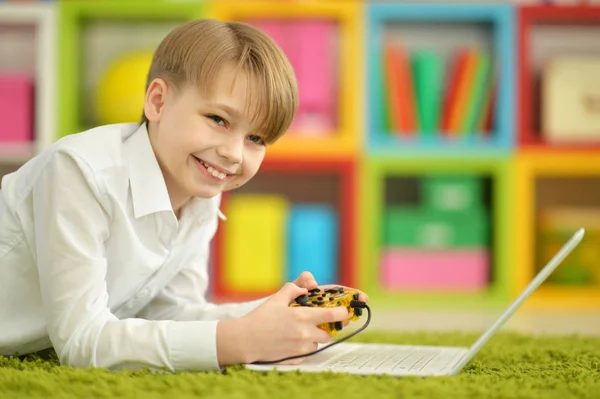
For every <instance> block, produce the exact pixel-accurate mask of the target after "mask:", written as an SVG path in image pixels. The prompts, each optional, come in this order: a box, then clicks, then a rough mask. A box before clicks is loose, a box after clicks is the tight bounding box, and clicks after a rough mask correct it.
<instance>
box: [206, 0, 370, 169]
mask: <svg viewBox="0 0 600 399" xmlns="http://www.w3.org/2000/svg"><path fill="white" fill-rule="evenodd" d="M361 7H362V6H361V5H360V4H358V3H348V4H344V6H343V7H340V6H339V5H337V4H334V3H327V2H308V3H303V4H302V5H301V6H300V7H299V6H298V5H297V4H294V3H293V2H283V3H278V4H277V5H276V6H274V5H273V3H272V2H269V1H244V2H242V1H233V2H220V3H216V4H213V5H212V6H211V7H210V10H211V11H210V13H211V15H213V16H214V17H216V18H218V19H221V20H225V21H227V20H229V21H231V20H236V21H246V22H249V23H252V22H253V21H275V20H279V21H284V22H285V21H290V22H291V21H299V20H311V19H312V20H327V21H334V22H335V23H336V25H337V28H336V30H337V33H336V35H335V36H336V38H335V39H334V43H335V44H336V47H337V48H338V50H337V57H336V58H335V61H334V65H336V66H339V68H337V69H336V70H335V71H334V76H335V77H336V80H337V82H336V84H335V87H337V90H336V92H335V96H334V99H335V101H334V102H335V104H336V105H335V116H334V117H333V119H334V120H335V121H336V122H335V125H334V126H333V128H332V129H325V130H323V131H317V132H311V133H307V132H305V131H302V130H299V129H295V128H294V127H292V128H291V129H290V130H288V132H287V133H286V134H285V135H284V136H283V137H282V138H281V139H280V140H279V141H278V142H277V143H276V144H275V145H273V146H272V147H271V148H270V151H271V152H272V153H273V155H275V156H278V155H281V156H289V155H292V156H295V155H299V154H302V155H307V156H311V157H320V158H327V157H334V158H337V159H341V158H344V157H347V156H348V155H354V154H356V153H358V151H359V147H360V143H361V137H360V134H361V133H360V132H361V130H362V129H361V126H362V117H361V115H362V110H361V105H362V104H361V98H362V89H361V85H359V84H357V82H359V81H360V77H361V76H362V68H361V54H362V51H363V49H362V47H363V46H362V39H361V38H362V34H361V32H362V31H361V29H362V12H361ZM257 26H260V25H257ZM282 47H284V46H282ZM284 50H285V48H284ZM288 58H290V61H292V64H294V61H293V55H292V56H288ZM299 83H300V84H302V82H299ZM300 92H301V93H300V102H301V103H302V102H303V97H302V87H300ZM301 109H302V105H301V107H300V110H299V112H301ZM299 116H300V115H299Z"/></svg>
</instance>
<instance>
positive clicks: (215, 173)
mask: <svg viewBox="0 0 600 399" xmlns="http://www.w3.org/2000/svg"><path fill="white" fill-rule="evenodd" d="M202 165H203V166H204V167H205V168H206V169H207V170H208V173H210V174H211V175H213V176H214V177H217V178H219V179H221V180H223V179H224V178H225V177H227V175H226V174H225V173H223V172H219V171H218V170H216V169H215V168H213V167H212V166H210V165H207V164H205V163H204V162H202Z"/></svg>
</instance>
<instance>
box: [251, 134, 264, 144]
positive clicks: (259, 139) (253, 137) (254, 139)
mask: <svg viewBox="0 0 600 399" xmlns="http://www.w3.org/2000/svg"><path fill="white" fill-rule="evenodd" d="M248 140H250V141H252V142H253V143H256V144H260V145H265V142H264V140H263V139H262V137H260V136H257V135H255V134H251V135H250V136H248Z"/></svg>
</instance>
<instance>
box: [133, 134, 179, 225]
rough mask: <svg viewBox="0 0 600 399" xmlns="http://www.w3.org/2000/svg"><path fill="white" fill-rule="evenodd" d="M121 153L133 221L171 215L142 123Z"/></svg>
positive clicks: (167, 194) (159, 170)
mask: <svg viewBox="0 0 600 399" xmlns="http://www.w3.org/2000/svg"><path fill="white" fill-rule="evenodd" d="M125 151H126V153H127V161H128V163H129V183H130V185H131V196H132V198H133V212H134V215H135V217H136V218H139V217H142V216H146V215H149V214H151V213H155V212H161V211H171V212H172V211H173V208H172V206H171V200H170V198H169V192H168V191H167V185H166V184H165V179H164V177H163V174H162V171H161V169H160V166H159V165H158V161H157V159H156V156H155V155H154V151H153V150H152V145H151V144H150V138H149V137H148V130H147V129H146V124H145V123H142V124H140V126H139V127H138V128H137V129H136V130H135V132H133V134H132V135H131V136H129V137H128V138H127V139H126V140H125Z"/></svg>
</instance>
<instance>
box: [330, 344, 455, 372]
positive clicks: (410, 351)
mask: <svg viewBox="0 0 600 399" xmlns="http://www.w3.org/2000/svg"><path fill="white" fill-rule="evenodd" d="M455 356H456V351H454V350H444V349H439V348H394V349H393V350H390V349H389V348H381V349H375V348H360V349H355V350H353V351H351V352H348V353H346V354H344V355H342V356H340V357H337V358H336V359H334V360H333V361H332V362H330V363H328V364H325V365H324V366H325V367H328V368H329V367H335V368H338V369H339V368H341V369H369V370H376V371H411V372H418V371H422V370H423V369H424V368H425V367H426V366H430V367H436V368H438V367H439V368H442V367H444V366H445V365H446V364H447V363H448V362H449V361H450V360H451V359H453V358H454V357H455Z"/></svg>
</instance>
